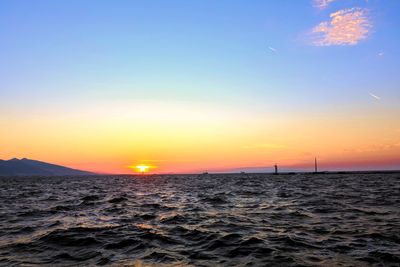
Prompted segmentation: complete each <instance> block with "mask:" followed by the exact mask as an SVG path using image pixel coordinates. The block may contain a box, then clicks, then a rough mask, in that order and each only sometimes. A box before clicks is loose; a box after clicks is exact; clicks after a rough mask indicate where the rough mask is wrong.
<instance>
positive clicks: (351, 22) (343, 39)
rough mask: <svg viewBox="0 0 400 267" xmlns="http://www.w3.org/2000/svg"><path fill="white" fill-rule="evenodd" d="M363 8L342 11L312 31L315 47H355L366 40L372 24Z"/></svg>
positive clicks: (335, 13) (333, 14) (332, 14)
mask: <svg viewBox="0 0 400 267" xmlns="http://www.w3.org/2000/svg"><path fill="white" fill-rule="evenodd" d="M367 13H368V12H367V10H366V9H363V8H349V9H342V10H339V11H337V12H334V13H331V14H330V20H329V21H324V22H321V23H320V24H318V25H317V26H316V27H314V28H313V29H312V35H313V37H314V40H313V44H314V45H316V46H331V45H355V44H357V43H358V42H360V41H361V40H363V39H365V38H367V36H368V34H369V32H370V30H371V27H372V24H371V22H370V19H369V17H368V14H367Z"/></svg>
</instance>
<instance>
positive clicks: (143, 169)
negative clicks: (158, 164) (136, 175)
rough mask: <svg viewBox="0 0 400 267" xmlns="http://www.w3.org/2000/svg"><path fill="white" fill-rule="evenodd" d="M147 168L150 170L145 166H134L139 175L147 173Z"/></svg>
mask: <svg viewBox="0 0 400 267" xmlns="http://www.w3.org/2000/svg"><path fill="white" fill-rule="evenodd" d="M149 168H150V166H147V165H137V166H136V169H137V170H138V172H141V173H145V172H147V171H148V170H149Z"/></svg>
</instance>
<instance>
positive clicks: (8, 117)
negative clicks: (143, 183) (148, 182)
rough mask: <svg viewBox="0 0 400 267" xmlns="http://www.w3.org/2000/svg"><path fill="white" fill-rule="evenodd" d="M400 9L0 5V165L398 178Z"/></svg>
mask: <svg viewBox="0 0 400 267" xmlns="http://www.w3.org/2000/svg"><path fill="white" fill-rule="evenodd" d="M399 12H400V1H396V0H283V1H261V0H260V1H258V0H251V1H249V0H241V1H240V0H234V1H232V0H220V1H211V0H201V1H200V0H193V1H186V0H179V1H178V0H168V1H164V0H159V1H158V0H142V1H139V0H138V1H123V0H119V1H91V0H87V1H75V0H68V1H67V0H60V1H44V0H37V1H32V0H25V1H24V0H10V1H8V0H4V1H0V36H1V41H0V62H1V64H0V159H9V158H14V157H17V158H23V157H26V158H30V159H36V160H41V161H46V162H51V163H56V164H61V165H66V166H69V167H73V168H78V169H84V170H89V171H95V172H100V173H133V172H135V171H137V170H136V169H135V168H134V167H132V166H137V165H148V166H151V168H150V172H153V173H182V172H204V171H232V170H255V169H257V170H271V169H272V166H273V165H274V164H275V163H276V164H278V165H279V166H282V168H286V169H293V170H309V169H312V168H313V162H314V157H317V158H318V161H319V165H320V169H321V170H358V169H360V170H371V169H400V75H399V70H400V55H399V53H398V49H399V47H400V30H399V28H400V16H398V14H399Z"/></svg>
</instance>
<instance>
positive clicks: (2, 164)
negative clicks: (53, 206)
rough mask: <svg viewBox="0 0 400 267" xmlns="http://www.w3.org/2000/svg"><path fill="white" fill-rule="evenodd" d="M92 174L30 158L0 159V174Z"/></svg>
mask: <svg viewBox="0 0 400 267" xmlns="http://www.w3.org/2000/svg"><path fill="white" fill-rule="evenodd" d="M66 175H94V173H91V172H87V171H81V170H76V169H71V168H67V167H64V166H60V165H55V164H50V163H46V162H42V161H37V160H31V159H26V158H23V159H16V158H13V159H10V160H0V176H66Z"/></svg>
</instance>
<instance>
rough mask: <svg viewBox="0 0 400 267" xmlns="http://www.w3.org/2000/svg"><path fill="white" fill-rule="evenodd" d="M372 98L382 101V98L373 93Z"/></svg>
mask: <svg viewBox="0 0 400 267" xmlns="http://www.w3.org/2000/svg"><path fill="white" fill-rule="evenodd" d="M369 95H370V96H372V97H373V98H375V99H376V100H381V98H380V97H379V96H377V95H375V94H373V93H369Z"/></svg>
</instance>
